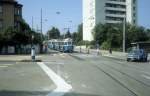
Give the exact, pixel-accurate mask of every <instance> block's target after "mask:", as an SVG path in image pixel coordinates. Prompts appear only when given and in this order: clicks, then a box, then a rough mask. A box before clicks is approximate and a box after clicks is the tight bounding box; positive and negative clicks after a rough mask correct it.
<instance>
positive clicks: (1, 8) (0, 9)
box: [0, 5, 3, 13]
mask: <svg viewBox="0 0 150 96" xmlns="http://www.w3.org/2000/svg"><path fill="white" fill-rule="evenodd" d="M2 12H3V7H2V5H0V13H2Z"/></svg>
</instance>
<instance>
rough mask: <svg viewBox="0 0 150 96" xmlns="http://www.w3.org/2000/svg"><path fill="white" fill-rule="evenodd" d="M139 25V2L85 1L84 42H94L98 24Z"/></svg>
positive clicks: (132, 0)
mask: <svg viewBox="0 0 150 96" xmlns="http://www.w3.org/2000/svg"><path fill="white" fill-rule="evenodd" d="M123 20H126V22H129V23H131V24H135V25H136V24H137V0H83V40H88V41H92V40H93V35H92V30H93V28H94V27H95V25H96V24H98V23H102V24H105V23H109V24H114V23H122V22H123Z"/></svg>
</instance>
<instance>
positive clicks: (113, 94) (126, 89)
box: [0, 52, 150, 96]
mask: <svg viewBox="0 0 150 96" xmlns="http://www.w3.org/2000/svg"><path fill="white" fill-rule="evenodd" d="M41 59H42V62H7V61H6V62H4V61H3V62H0V96H150V70H149V69H150V63H149V62H147V63H138V62H126V61H124V60H116V59H113V58H106V57H102V56H97V55H94V54H91V55H90V54H89V55H87V54H80V53H73V54H67V53H59V52H58V53H57V52H55V53H50V54H47V55H42V56H41Z"/></svg>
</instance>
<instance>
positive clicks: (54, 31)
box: [47, 27, 60, 39]
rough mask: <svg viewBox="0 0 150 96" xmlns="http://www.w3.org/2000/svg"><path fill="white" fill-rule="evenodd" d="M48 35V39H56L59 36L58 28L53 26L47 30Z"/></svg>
mask: <svg viewBox="0 0 150 96" xmlns="http://www.w3.org/2000/svg"><path fill="white" fill-rule="evenodd" d="M47 34H48V35H49V39H58V38H60V31H59V29H58V28H55V27H53V28H52V29H51V30H49V31H48V32H47Z"/></svg>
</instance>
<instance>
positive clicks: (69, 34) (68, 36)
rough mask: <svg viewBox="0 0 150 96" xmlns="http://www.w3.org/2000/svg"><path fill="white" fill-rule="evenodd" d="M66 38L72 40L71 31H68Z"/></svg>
mask: <svg viewBox="0 0 150 96" xmlns="http://www.w3.org/2000/svg"><path fill="white" fill-rule="evenodd" d="M65 38H71V33H70V31H69V30H68V31H67V33H66V34H65Z"/></svg>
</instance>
